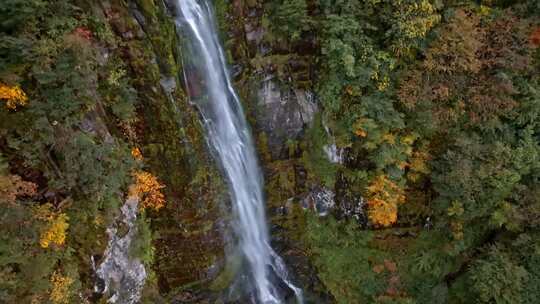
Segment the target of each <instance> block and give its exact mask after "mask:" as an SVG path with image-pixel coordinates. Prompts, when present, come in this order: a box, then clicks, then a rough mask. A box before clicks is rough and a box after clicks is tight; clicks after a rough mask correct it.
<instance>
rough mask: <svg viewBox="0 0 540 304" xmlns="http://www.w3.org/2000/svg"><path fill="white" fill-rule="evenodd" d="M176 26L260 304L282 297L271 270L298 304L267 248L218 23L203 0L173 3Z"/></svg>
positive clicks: (256, 178) (252, 159)
mask: <svg viewBox="0 0 540 304" xmlns="http://www.w3.org/2000/svg"><path fill="white" fill-rule="evenodd" d="M176 4H177V5H176V10H177V12H176V13H177V19H176V24H177V26H178V28H179V30H180V31H181V32H183V33H184V36H185V37H184V38H186V41H185V45H184V46H185V47H186V48H187V49H188V51H189V53H190V55H191V57H190V59H191V60H190V62H189V64H187V65H189V66H190V68H191V69H190V71H189V72H188V73H187V74H190V75H188V76H191V78H195V79H197V80H199V81H198V82H199V84H198V86H197V89H194V88H190V86H191V85H190V80H186V82H187V83H188V90H189V91H190V92H189V93H190V94H189V95H190V97H191V98H192V100H193V101H194V102H195V103H196V104H197V106H198V108H199V109H200V112H201V114H202V116H203V119H204V124H205V127H206V130H207V133H208V140H209V144H210V145H211V146H212V148H213V149H214V150H215V155H216V156H217V158H218V160H219V161H220V164H221V166H222V167H223V169H224V170H223V171H224V172H225V175H226V178H227V180H228V184H229V190H230V195H231V200H232V202H233V211H234V213H235V214H234V216H235V230H236V233H237V235H238V239H239V246H240V249H241V252H242V254H243V256H244V258H245V259H246V260H247V262H248V263H247V265H248V266H249V273H248V275H249V276H250V278H251V280H250V281H252V282H253V283H254V285H255V289H256V297H257V302H258V303H265V304H266V303H282V301H283V300H282V297H281V296H280V294H279V292H278V290H277V289H276V288H275V286H274V285H273V284H272V282H271V280H270V275H271V273H270V272H271V271H273V272H274V273H275V274H276V275H277V277H279V278H280V279H281V280H282V281H283V282H284V283H285V284H286V285H288V286H289V288H291V289H292V290H293V291H294V293H295V294H296V298H297V299H298V302H302V292H301V290H300V289H298V288H296V287H295V286H294V285H292V284H291V283H290V282H289V280H288V275H287V271H286V268H285V267H284V264H283V262H282V260H281V258H280V257H279V256H278V255H277V254H276V253H275V252H274V251H273V249H272V248H271V247H270V245H269V237H268V231H267V226H266V217H265V210H264V208H265V206H264V199H263V194H262V193H263V192H262V184H263V181H262V177H261V173H260V169H259V166H258V163H257V158H256V154H255V150H254V146H253V142H252V139H251V135H250V131H249V128H248V125H247V122H246V120H245V117H244V113H243V111H242V106H241V104H240V100H239V98H238V96H237V95H236V92H235V91H234V89H233V87H232V84H231V80H230V78H229V74H228V71H227V66H226V62H225V58H224V55H223V50H222V48H221V45H220V43H219V39H218V37H217V34H216V32H217V31H216V24H215V21H214V17H213V11H212V8H211V6H210V4H209V3H208V2H207V1H205V0H177V3H176Z"/></svg>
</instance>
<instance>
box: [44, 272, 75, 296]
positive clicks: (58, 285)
mask: <svg viewBox="0 0 540 304" xmlns="http://www.w3.org/2000/svg"><path fill="white" fill-rule="evenodd" d="M50 281H51V285H52V289H51V293H50V296H49V298H50V300H51V302H52V303H54V304H67V303H69V292H70V287H71V285H72V284H73V279H72V278H70V277H67V276H62V275H61V274H60V273H59V272H58V271H55V272H54V273H53V274H52V276H51V279H50Z"/></svg>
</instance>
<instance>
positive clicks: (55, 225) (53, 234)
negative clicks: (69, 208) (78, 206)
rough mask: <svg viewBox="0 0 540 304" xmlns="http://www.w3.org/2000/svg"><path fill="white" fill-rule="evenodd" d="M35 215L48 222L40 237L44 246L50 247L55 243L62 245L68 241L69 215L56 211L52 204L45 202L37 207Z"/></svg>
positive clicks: (40, 241) (40, 242) (41, 244)
mask: <svg viewBox="0 0 540 304" xmlns="http://www.w3.org/2000/svg"><path fill="white" fill-rule="evenodd" d="M35 217H36V218H38V219H40V220H42V221H45V222H46V226H45V229H43V231H42V233H41V236H40V238H39V245H40V246H41V247H42V248H49V247H50V246H51V245H53V244H54V245H57V246H61V245H63V244H64V243H65V242H66V234H67V229H68V227H69V223H68V221H69V217H68V216H67V215H66V214H65V213H57V212H54V211H53V210H52V205H51V204H44V205H41V206H39V207H37V208H36V212H35Z"/></svg>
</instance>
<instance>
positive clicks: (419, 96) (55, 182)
mask: <svg viewBox="0 0 540 304" xmlns="http://www.w3.org/2000/svg"><path fill="white" fill-rule="evenodd" d="M158 2H159V3H158ZM215 2H216V13H217V14H218V20H219V22H220V29H221V30H222V31H224V32H223V33H221V35H222V37H223V40H224V44H225V46H226V49H227V57H228V59H229V60H231V63H234V69H233V70H234V76H235V81H236V85H237V88H238V90H239V93H240V94H241V95H242V97H243V98H242V99H243V102H244V103H245V108H246V110H247V111H246V112H247V114H248V118H249V119H250V122H251V123H252V125H253V127H254V133H255V134H256V135H257V137H258V141H257V142H258V148H259V152H260V158H261V161H262V162H263V165H264V167H265V169H266V170H265V171H266V192H267V193H266V194H267V199H268V203H269V207H270V208H269V209H270V211H271V215H273V216H272V220H273V221H274V223H275V224H277V225H276V226H275V229H274V230H273V232H275V236H277V237H276V239H278V241H279V240H281V241H282V242H283V243H284V245H283V248H285V249H287V250H288V251H287V252H289V253H290V254H285V257H286V258H287V256H294V255H297V256H299V255H301V256H307V257H308V258H309V262H310V263H311V264H313V265H314V268H315V269H314V271H313V273H310V274H309V275H305V274H302V273H301V272H298V273H297V276H298V277H306V276H308V277H309V276H312V278H309V279H308V281H309V280H313V278H314V277H316V278H317V279H318V280H319V281H320V284H318V283H317V284H315V283H313V284H312V282H308V283H306V286H308V287H310V288H311V287H313V289H316V290H315V291H317V292H321V293H328V294H329V295H330V296H331V297H330V298H331V300H329V301H334V302H337V303H471V302H475V303H476V302H478V303H524V304H529V303H531V304H532V303H538V302H539V301H540V287H539V286H540V220H539V219H540V5H539V4H538V1H534V0H528V1H511V0H505V1H503V0H501V1H498V0H493V1H438V0H399V1H394V0H365V1H352V0H341V1H334V0H276V1H257V0H250V1H241V0H238V1H215ZM0 39H1V41H2V43H1V44H0V220H1V222H2V224H1V225H0V302H6V303H13V302H17V301H20V302H22V303H49V302H50V303H78V302H82V301H83V300H82V299H94V297H93V295H92V287H93V285H94V278H93V277H92V269H91V266H90V257H91V256H95V257H99V255H100V254H102V253H103V251H104V249H105V246H106V245H107V239H106V237H107V235H106V233H105V229H106V228H107V227H108V226H110V225H111V224H112V223H113V222H114V219H115V217H116V216H117V215H118V214H119V206H120V205H121V204H122V202H123V201H124V200H125V198H126V197H127V196H128V195H129V194H137V195H139V196H140V198H141V200H142V203H141V205H140V206H141V210H140V212H141V216H140V217H139V219H138V221H137V226H138V227H139V228H138V229H139V234H140V237H139V238H138V239H137V240H136V241H135V244H134V246H133V248H132V249H133V250H132V254H133V256H134V257H137V258H140V259H141V260H142V261H143V262H144V263H145V264H146V265H147V266H148V269H149V270H150V269H151V270H152V271H151V274H150V277H149V280H148V282H149V283H148V284H147V285H148V290H147V291H146V293H145V297H144V298H143V300H144V301H147V302H149V303H152V302H158V301H160V300H162V296H169V298H176V300H178V301H181V300H182V298H181V296H178V297H176V296H177V295H179V294H180V295H183V294H184V293H183V292H184V291H186V290H190V291H194V290H195V291H196V290H201V289H220V290H221V289H223V288H226V287H227V285H228V283H230V280H232V277H233V275H231V274H230V273H227V272H226V271H225V272H222V275H221V276H219V277H218V278H219V279H218V280H217V281H218V283H219V284H218V283H216V282H214V284H210V283H209V281H211V280H212V279H213V278H215V277H216V276H217V274H218V273H219V269H220V267H221V263H222V262H223V260H222V256H223V251H224V250H223V247H224V245H223V242H222V233H221V232H220V227H223V226H224V225H223V223H225V222H226V219H225V220H220V218H222V214H221V213H220V208H219V205H220V204H219V203H220V202H223V201H225V200H226V199H225V196H224V195H223V184H222V182H221V179H220V178H219V174H217V170H216V168H215V167H214V166H213V165H212V163H211V161H210V158H209V157H208V153H207V148H206V146H205V144H206V143H205V141H204V136H203V133H202V129H201V126H200V123H199V117H198V114H197V112H196V111H195V109H194V108H193V107H192V106H190V105H189V103H188V100H187V98H186V96H185V94H184V92H183V90H182V89H181V83H182V82H181V76H180V75H181V73H180V72H181V69H182V66H181V64H180V62H181V60H180V57H181V55H182V54H181V50H180V49H178V48H177V45H178V37H177V36H176V33H175V30H174V25H173V23H172V21H171V20H170V19H169V16H168V15H167V8H166V7H165V5H164V4H163V3H162V2H161V1H147V0H140V1H91V0H73V1H61V0H58V1H54V0H51V1H41V0H29V1H27V0H5V1H2V2H1V3H0ZM268 75H273V76H275V78H272V79H273V81H276V82H278V84H279V90H282V91H284V92H288V93H289V94H288V95H286V96H287V98H289V97H290V96H298V95H300V94H298V92H310V93H313V94H314V96H316V97H315V100H316V104H317V106H318V112H317V113H316V114H315V115H314V117H313V119H312V121H311V122H310V123H309V124H306V125H305V126H304V127H305V129H303V130H302V132H297V133H295V135H294V136H290V138H287V140H286V141H285V142H280V143H279V144H277V145H281V146H280V147H279V150H280V151H271V150H272V149H275V147H276V141H272V139H273V138H272V137H273V134H272V132H268V129H266V130H263V128H262V127H261V124H262V123H261V121H258V120H257V117H259V116H260V115H264V112H263V111H261V109H259V106H260V105H259V104H258V103H257V101H256V98H257V97H258V95H257V92H256V91H257V90H258V89H259V85H260V84H261V82H262V80H261V79H263V78H264V77H266V76H268ZM171 79H172V81H171V83H174V85H169V86H168V85H164V83H168V81H170V80H171ZM291 92H292V93H291ZM293 98H297V97H290V98H289V99H285V98H283V100H284V102H285V103H286V102H290V100H291V99H293ZM261 113H263V114H261ZM257 115H259V116H257ZM277 131H279V130H276V132H277ZM331 143H333V144H335V145H336V148H337V150H339V151H341V153H342V155H343V157H342V158H341V160H340V161H338V162H335V161H334V162H332V161H330V160H329V159H328V158H327V155H326V154H325V152H324V150H323V148H324V147H325V146H326V145H329V144H331ZM130 187H131V188H130ZM320 188H324V189H330V190H331V191H332V192H333V193H334V194H335V197H334V198H333V199H334V201H335V206H334V210H333V211H332V212H330V214H329V215H328V216H326V217H317V216H315V215H314V214H312V213H313V212H311V211H310V210H305V209H306V208H304V207H308V209H309V208H311V207H312V206H306V205H305V204H304V205H303V203H304V202H305V201H306V199H305V198H306V197H307V196H308V194H309V193H310V192H311V191H313V190H314V189H320ZM281 207H284V208H281ZM276 210H278V211H279V212H278V211H276ZM283 210H285V211H283ZM351 210H353V211H354V212H352V211H351ZM345 211H347V212H345ZM289 249H290V250H289ZM298 268H302V267H298ZM213 269H218V271H212V270H213ZM294 269H295V270H297V268H294ZM310 284H311V285H310ZM216 286H219V288H218V287H216ZM220 290H218V291H217V292H219V291H220ZM81 297H82V299H81ZM186 298H190V295H187V296H186ZM186 301H187V300H186ZM201 301H202V300H201Z"/></svg>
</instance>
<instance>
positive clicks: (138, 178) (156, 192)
mask: <svg viewBox="0 0 540 304" xmlns="http://www.w3.org/2000/svg"><path fill="white" fill-rule="evenodd" d="M133 176H134V178H135V185H134V186H133V188H132V194H133V195H136V196H138V197H139V198H140V200H141V201H140V207H141V208H143V209H146V208H151V209H154V210H159V209H161V208H163V207H164V206H165V196H164V195H163V193H162V192H161V189H163V188H165V186H164V185H162V184H161V183H160V182H159V181H158V179H157V178H156V177H155V176H154V175H152V174H151V173H148V172H145V171H137V172H135V173H134V174H133Z"/></svg>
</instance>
